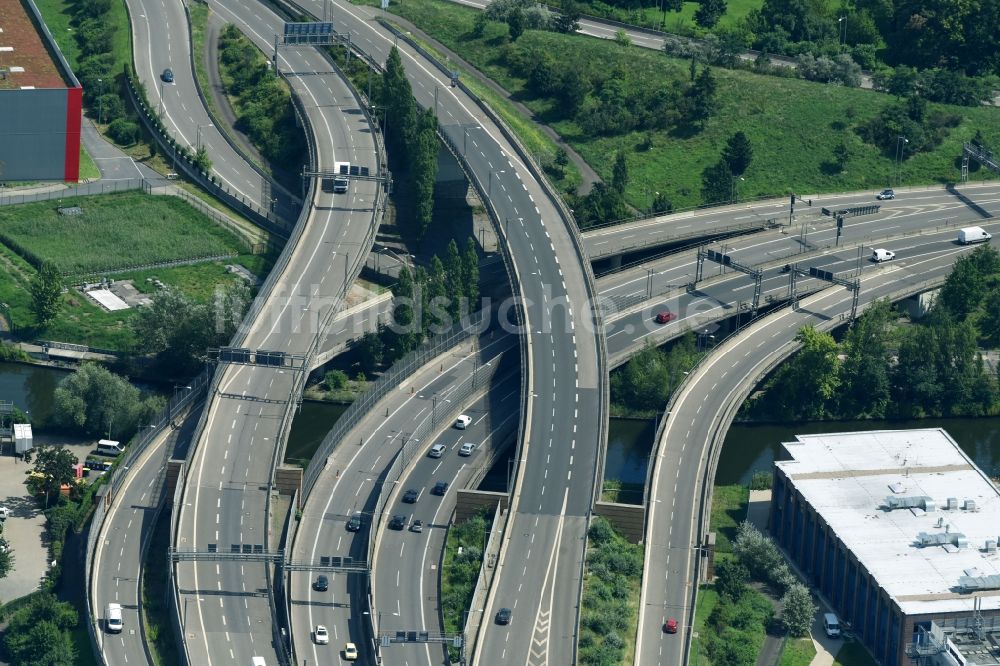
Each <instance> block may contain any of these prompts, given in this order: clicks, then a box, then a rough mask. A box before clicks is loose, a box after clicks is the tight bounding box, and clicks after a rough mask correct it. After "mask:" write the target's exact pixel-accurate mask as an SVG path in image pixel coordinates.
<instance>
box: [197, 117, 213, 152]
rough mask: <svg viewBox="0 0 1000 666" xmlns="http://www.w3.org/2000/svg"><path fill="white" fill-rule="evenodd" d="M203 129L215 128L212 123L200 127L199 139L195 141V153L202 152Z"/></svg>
mask: <svg viewBox="0 0 1000 666" xmlns="http://www.w3.org/2000/svg"><path fill="white" fill-rule="evenodd" d="M203 127H215V125H213V124H212V123H205V124H204V125H198V137H197V138H196V139H195V145H194V150H195V152H201V128H203Z"/></svg>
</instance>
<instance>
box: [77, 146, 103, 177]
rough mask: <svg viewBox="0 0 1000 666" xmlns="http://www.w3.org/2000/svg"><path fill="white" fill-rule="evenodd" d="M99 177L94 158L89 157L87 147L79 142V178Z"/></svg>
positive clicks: (99, 173)
mask: <svg viewBox="0 0 1000 666" xmlns="http://www.w3.org/2000/svg"><path fill="white" fill-rule="evenodd" d="M100 177H101V172H100V171H98V169H97V165H96V164H94V160H92V159H90V153H88V152H87V149H86V148H84V147H83V144H82V143H81V144H80V180H87V179H90V178H93V179H98V178H100Z"/></svg>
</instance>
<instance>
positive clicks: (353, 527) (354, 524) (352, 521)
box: [347, 513, 361, 532]
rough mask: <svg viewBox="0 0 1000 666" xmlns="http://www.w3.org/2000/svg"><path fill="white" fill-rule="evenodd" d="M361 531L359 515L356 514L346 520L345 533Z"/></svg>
mask: <svg viewBox="0 0 1000 666" xmlns="http://www.w3.org/2000/svg"><path fill="white" fill-rule="evenodd" d="M360 529H361V514H360V513H356V514H354V515H353V516H351V517H350V518H348V519H347V531H348V532H357V531H358V530H360Z"/></svg>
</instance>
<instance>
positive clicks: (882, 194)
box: [875, 189, 896, 201]
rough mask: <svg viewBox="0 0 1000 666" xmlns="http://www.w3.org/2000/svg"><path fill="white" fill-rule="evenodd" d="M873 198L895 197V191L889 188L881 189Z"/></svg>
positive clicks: (882, 199)
mask: <svg viewBox="0 0 1000 666" xmlns="http://www.w3.org/2000/svg"><path fill="white" fill-rule="evenodd" d="M875 198H876V199H878V200H879V201H885V200H886V199H895V198H896V193H895V192H893V191H892V190H891V189H888V190H882V191H881V192H879V193H878V194H876V195H875Z"/></svg>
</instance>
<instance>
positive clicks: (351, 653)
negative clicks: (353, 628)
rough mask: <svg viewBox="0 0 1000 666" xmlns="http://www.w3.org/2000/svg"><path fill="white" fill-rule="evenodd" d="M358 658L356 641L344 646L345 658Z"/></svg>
mask: <svg viewBox="0 0 1000 666" xmlns="http://www.w3.org/2000/svg"><path fill="white" fill-rule="evenodd" d="M357 658H358V646H357V645H355V644H354V643H348V644H347V645H345V646H344V659H346V660H347V661H356V660H357Z"/></svg>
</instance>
